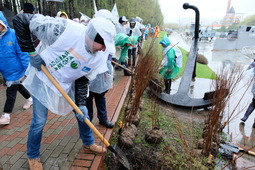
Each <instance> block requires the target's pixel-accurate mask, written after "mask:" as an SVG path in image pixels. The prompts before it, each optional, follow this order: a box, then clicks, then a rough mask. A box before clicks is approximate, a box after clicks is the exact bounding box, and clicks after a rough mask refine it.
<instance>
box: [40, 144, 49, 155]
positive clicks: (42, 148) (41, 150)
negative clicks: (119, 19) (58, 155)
mask: <svg viewBox="0 0 255 170" xmlns="http://www.w3.org/2000/svg"><path fill="white" fill-rule="evenodd" d="M48 146H49V145H48V144H45V143H42V144H41V149H40V152H41V153H43V152H44V151H45V150H46V149H47V148H48Z"/></svg>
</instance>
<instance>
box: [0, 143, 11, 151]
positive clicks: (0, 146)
mask: <svg viewBox="0 0 255 170" xmlns="http://www.w3.org/2000/svg"><path fill="white" fill-rule="evenodd" d="M9 143H10V141H2V142H1V145H0V150H2V148H4V147H6V146H7V145H8V144H9Z"/></svg>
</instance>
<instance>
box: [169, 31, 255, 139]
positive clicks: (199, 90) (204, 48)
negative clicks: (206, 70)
mask: <svg viewBox="0 0 255 170" xmlns="http://www.w3.org/2000/svg"><path fill="white" fill-rule="evenodd" d="M169 38H170V40H171V42H172V43H173V44H175V43H177V42H179V44H178V46H180V47H182V48H183V49H185V50H186V51H188V52H189V51H190V47H191V43H192V40H190V39H184V38H183V37H182V36H181V35H179V34H178V33H173V34H172V35H170V37H169ZM212 48H213V42H211V43H209V42H200V44H199V51H198V53H199V54H202V55H204V56H205V57H206V58H207V60H208V66H209V67H210V68H211V69H212V70H213V71H215V72H216V73H218V72H219V70H220V68H221V67H222V66H224V67H230V68H236V67H237V66H240V67H242V68H243V70H246V68H247V66H248V65H249V64H250V63H251V61H252V59H250V58H249V57H246V56H244V55H243V54H242V53H241V52H240V51H212ZM244 73H245V74H244V75H245V76H244V78H243V79H242V80H241V81H240V82H239V83H238V84H237V85H236V88H235V91H234V92H233V94H232V95H231V97H230V100H229V103H228V105H227V106H226V109H225V115H226V116H228V115H231V113H233V114H234V118H233V120H231V122H230V123H229V124H228V126H227V127H226V128H225V129H224V132H225V133H227V134H229V135H231V136H232V139H233V142H243V140H244V137H243V136H245V135H243V134H249V139H250V140H251V141H252V140H255V139H254V136H255V134H254V133H255V132H254V131H255V129H254V128H252V125H253V121H254V118H255V113H253V114H251V116H250V117H249V119H248V120H247V121H246V123H245V125H244V126H242V127H240V126H241V125H240V122H241V120H240V119H241V118H242V116H243V115H244V112H245V110H246V109H247V107H248V104H249V103H250V100H251V99H252V93H251V87H248V84H249V82H250V81H251V76H252V75H253V73H252V72H251V71H244ZM179 81H180V80H178V81H177V85H175V88H176V89H178V83H179ZM211 84H212V81H211V80H210V81H208V80H205V79H198V78H196V81H195V82H194V84H192V83H191V88H190V91H189V92H190V96H191V97H193V98H201V97H203V94H204V92H206V91H210V88H211ZM205 87H206V88H205ZM247 88H248V89H247ZM240 100H241V101H240ZM225 119H226V118H225ZM251 136H253V137H251ZM250 137H251V138H250ZM247 139H248V138H247ZM247 139H246V140H247ZM246 143H247V141H246Z"/></svg>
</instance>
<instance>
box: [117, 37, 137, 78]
mask: <svg viewBox="0 0 255 170" xmlns="http://www.w3.org/2000/svg"><path fill="white" fill-rule="evenodd" d="M138 39H139V36H127V35H126V34H123V33H118V34H116V36H115V38H114V41H115V46H117V47H120V48H121V49H120V59H119V61H120V64H121V65H123V66H124V67H125V68H127V59H128V49H129V48H130V47H132V46H134V45H135V44H136V43H137V42H138ZM124 75H125V76H130V75H131V74H130V73H129V72H128V71H126V70H125V69H124Z"/></svg>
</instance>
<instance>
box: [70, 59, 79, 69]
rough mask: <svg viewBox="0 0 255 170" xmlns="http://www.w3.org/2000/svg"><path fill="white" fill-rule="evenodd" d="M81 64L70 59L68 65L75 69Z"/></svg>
mask: <svg viewBox="0 0 255 170" xmlns="http://www.w3.org/2000/svg"><path fill="white" fill-rule="evenodd" d="M80 65H81V63H80V62H79V61H72V62H71V64H70V66H71V67H72V68H73V69H77V68H79V66H80Z"/></svg>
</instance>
